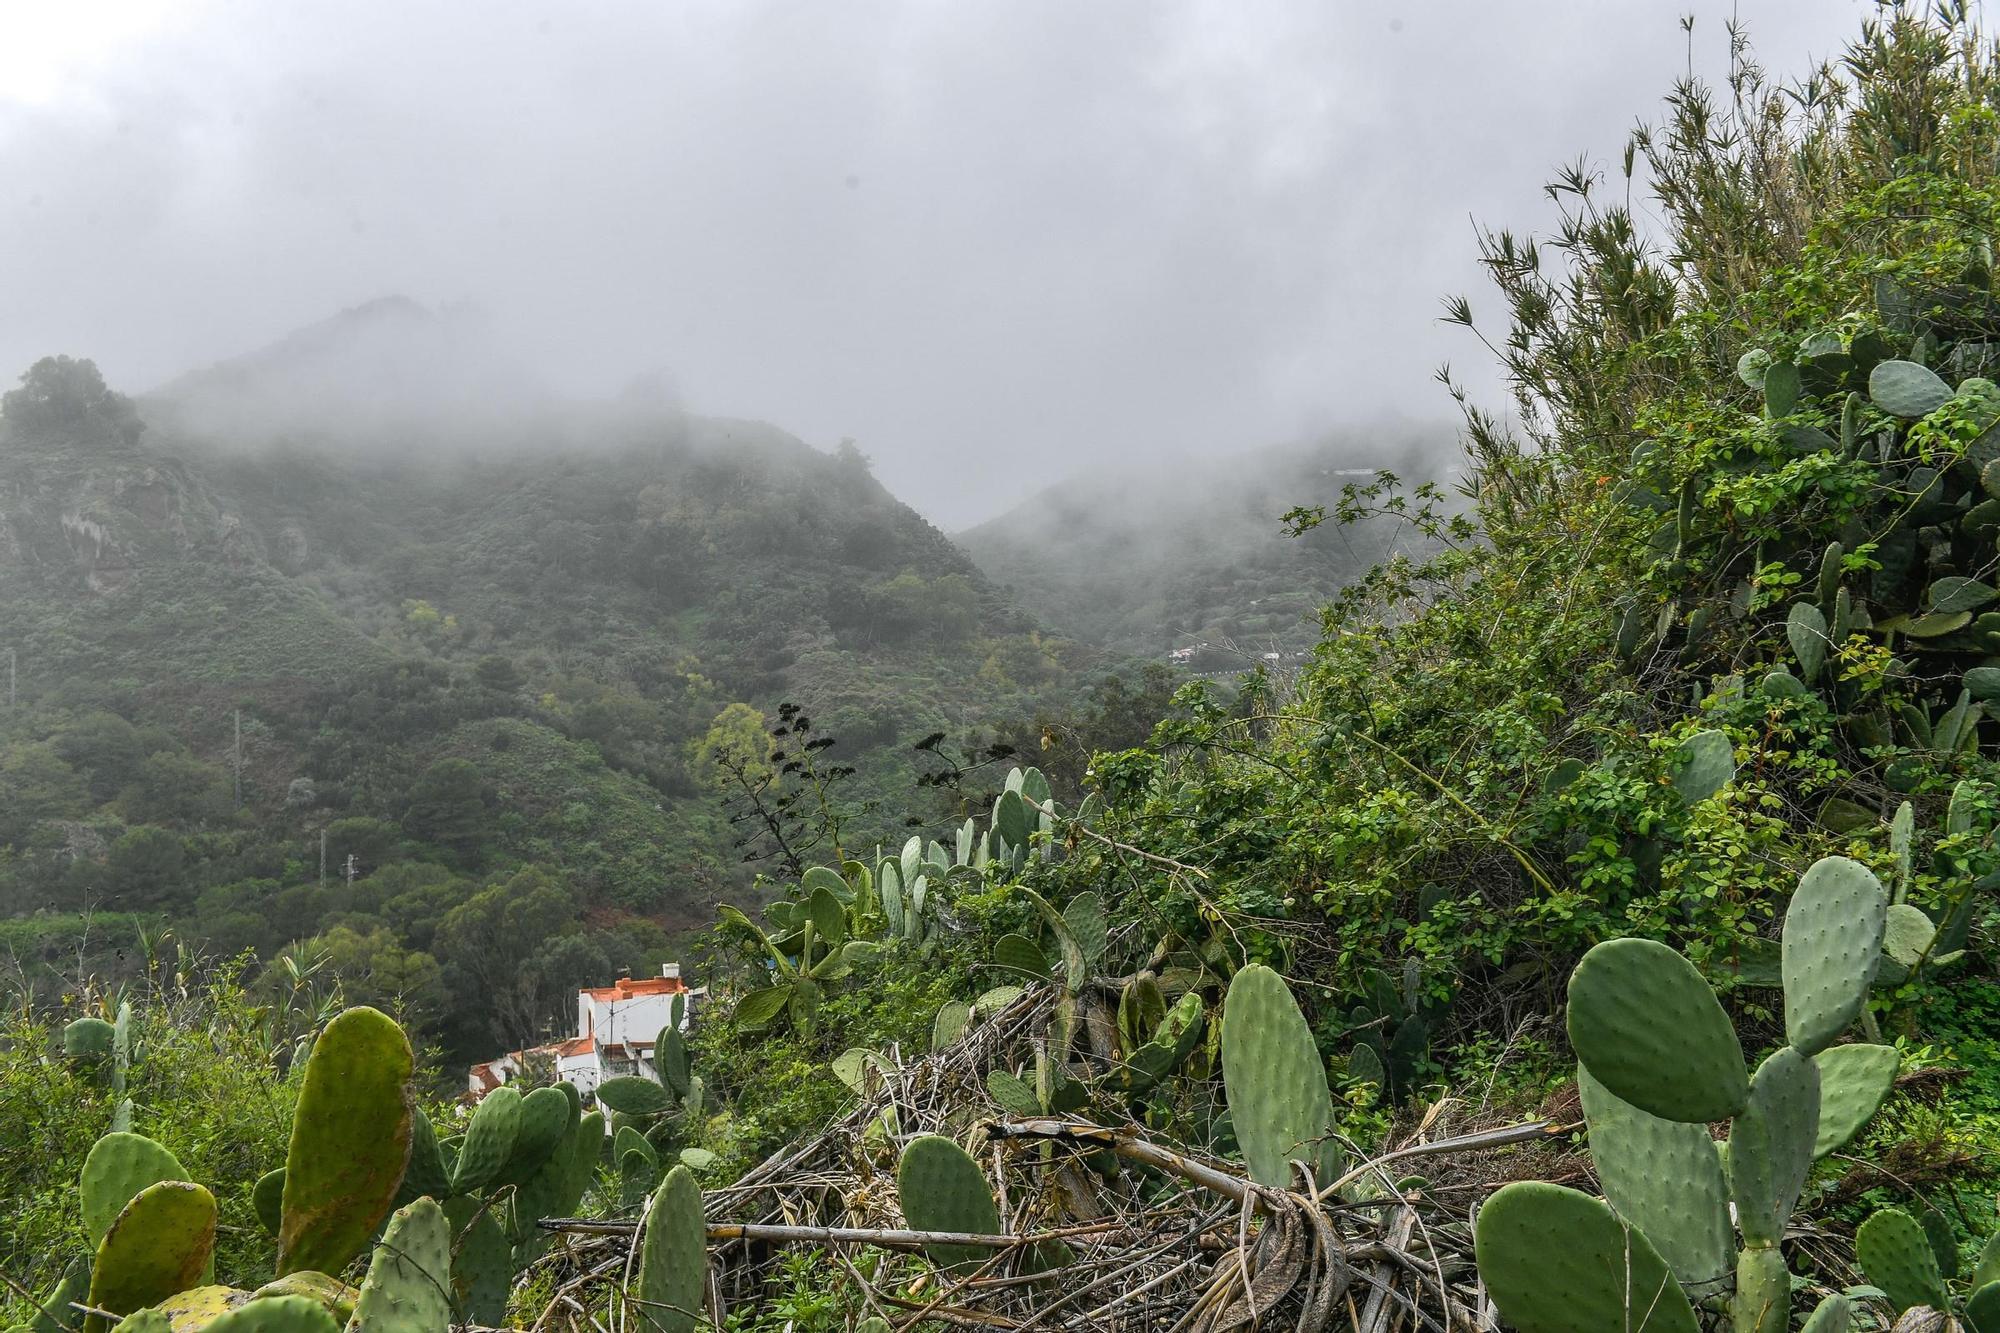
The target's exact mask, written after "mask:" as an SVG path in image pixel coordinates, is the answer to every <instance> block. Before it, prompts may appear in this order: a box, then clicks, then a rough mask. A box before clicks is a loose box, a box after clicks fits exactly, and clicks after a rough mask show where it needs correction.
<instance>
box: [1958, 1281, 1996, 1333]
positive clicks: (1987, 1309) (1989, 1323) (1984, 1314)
mask: <svg viewBox="0 0 2000 1333" xmlns="http://www.w3.org/2000/svg"><path fill="white" fill-rule="evenodd" d="M1965 1325H1966V1327H1968V1328H1970V1329H1971V1330H1972V1333H2000V1282H1989V1283H1987V1284H1986V1285H1985V1286H1983V1287H1981V1288H1980V1289H1979V1290H1977V1291H1975V1292H1973V1293H1972V1294H1971V1295H1970V1296H1968V1297H1966V1298H1965Z"/></svg>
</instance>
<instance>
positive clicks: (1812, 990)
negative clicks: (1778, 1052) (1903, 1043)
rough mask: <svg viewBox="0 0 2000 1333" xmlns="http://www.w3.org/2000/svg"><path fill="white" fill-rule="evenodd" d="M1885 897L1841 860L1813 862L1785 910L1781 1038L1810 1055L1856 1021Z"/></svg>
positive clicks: (1877, 952)
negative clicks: (1783, 1014) (1783, 1025)
mask: <svg viewBox="0 0 2000 1333" xmlns="http://www.w3.org/2000/svg"><path fill="white" fill-rule="evenodd" d="M1888 915H1889V898H1888V895H1887V894H1885V893H1884V892H1883V891H1882V884H1881V881H1879V880H1877V879H1876V878H1875V875H1874V872H1872V871H1871V870H1869V869H1868V867H1866V866H1864V865H1862V864H1860V863H1859V862H1857V861H1850V860H1848V859H1847V858H1846V857H1844V856H1828V857H1824V858H1822V859H1821V860H1818V861H1815V862H1814V863H1813V865H1812V868H1811V869H1810V870H1808V871H1806V873H1805V875H1804V876H1803V877H1802V878H1801V879H1800V880H1799V887H1798V891H1797V892H1795V893H1793V894H1792V901H1791V905H1790V906H1789V907H1787V908H1786V909H1785V935H1784V950H1783V963H1782V967H1783V971H1784V979H1785V1035H1786V1039H1787V1040H1788V1041H1790V1042H1791V1044H1792V1045H1793V1046H1795V1047H1796V1048H1798V1050H1799V1051H1800V1053H1801V1054H1804V1055H1817V1054H1818V1053H1819V1052H1821V1051H1823V1050H1825V1049H1826V1048H1827V1047H1828V1046H1830V1045H1832V1044H1833V1042H1834V1040H1835V1039H1836V1038H1837V1037H1839V1036H1840V1034H1841V1033H1842V1032H1844V1031H1846V1030H1847V1028H1848V1027H1850V1026H1851V1025H1852V1024H1853V1023H1854V1020H1855V1019H1857V1018H1859V1017H1860V1016H1861V1010H1862V1007H1863V1006H1864V1005H1865V1004H1867V1002H1868V987H1869V986H1870V985H1872V984H1873V983H1874V980H1875V969H1876V967H1877V966H1878V965H1879V964H1880V963H1881V960H1882V933H1883V931H1884V929H1885V928H1886V927H1887V924H1888Z"/></svg>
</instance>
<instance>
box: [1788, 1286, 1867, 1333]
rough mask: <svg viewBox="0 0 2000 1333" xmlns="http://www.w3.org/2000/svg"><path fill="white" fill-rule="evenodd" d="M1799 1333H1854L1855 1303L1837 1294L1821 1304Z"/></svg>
mask: <svg viewBox="0 0 2000 1333" xmlns="http://www.w3.org/2000/svg"><path fill="white" fill-rule="evenodd" d="M1799 1333H1854V1303H1853V1302H1852V1301H1850V1300H1848V1299H1847V1297H1845V1296H1842V1295H1841V1294H1840V1293H1839V1292H1835V1293H1834V1294H1833V1295H1831V1296H1829V1297H1827V1298H1826V1299H1825V1300H1823V1301H1821V1302H1820V1303H1819V1307H1818V1308H1817V1309H1815V1310H1814V1311H1813V1312H1812V1317H1811V1318H1809V1319H1807V1320H1806V1322H1805V1327H1803V1328H1801V1329H1800V1330H1799Z"/></svg>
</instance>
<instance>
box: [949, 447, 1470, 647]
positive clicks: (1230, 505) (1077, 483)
mask: <svg viewBox="0 0 2000 1333" xmlns="http://www.w3.org/2000/svg"><path fill="white" fill-rule="evenodd" d="M1449 438H1450V437H1449V435H1448V434H1446V433H1445V432H1443V431H1440V432H1438V433H1437V434H1436V436H1435V437H1434V438H1432V439H1426V438H1424V437H1423V436H1421V435H1418V434H1417V433H1416V432H1414V431H1408V432H1405V433H1404V434H1403V436H1402V437H1401V438H1396V437H1391V438H1390V439H1388V440H1371V441H1370V442H1368V443H1366V444H1357V443H1353V442H1349V441H1345V440H1340V441H1333V440H1329V441H1323V442H1319V443H1316V444H1313V445H1308V446H1288V447H1284V448H1275V449H1266V450H1261V451H1257V452H1254V453H1249V454H1244V455H1240V456H1219V457H1205V458H1197V459H1186V460H1178V461H1170V462H1167V463H1165V464H1154V465H1139V464H1133V465H1129V466H1126V467H1122V468H1119V469H1117V470H1114V471H1104V472H1099V473H1096V474H1092V475H1087V476H1083V477H1078V478H1073V479H1071V480H1070V481H1067V482H1064V483H1062V484H1061V485H1058V486H1054V487H1051V488H1049V489H1048V490H1045V491H1043V492H1041V493H1040V494H1039V495H1036V496H1035V497H1034V498H1032V499H1030V500H1028V501H1027V502H1026V503H1024V504H1022V505H1020V506H1018V507H1017V508H1015V509H1012V510H1009V511H1008V512H1007V513H1005V514H1002V515H1001V516H1000V517H998V518H996V519H993V520H991V521H990V522H987V523H984V524H981V525H980V526H978V527H976V528H972V529H970V530H969V531H966V532H962V533H960V534H958V541H959V543H960V545H962V546H963V547H964V548H965V549H966V550H967V551H968V552H969V553H970V554H971V555H972V558H973V559H974V560H976V561H977V562H978V563H979V566H980V568H982V569H984V570H985V571H986V572H987V573H988V574H990V575H991V576H992V577H993V578H994V579H995V580H996V581H997V582H999V583H1002V584H1005V585H1007V586H1008V588H1009V590H1010V591H1012V592H1013V593H1014V594H1015V595H1016V596H1018V597H1019V598H1020V599H1021V600H1022V602H1023V604H1024V605H1026V606H1027V607H1028V608H1029V609H1030V610H1032V611H1034V612H1035V613H1037V614H1038V615H1041V616H1042V617H1044V618H1045V619H1046V620H1048V621H1049V623H1051V624H1053V625H1055V626H1056V627H1057V628H1059V629H1061V630H1063V631H1064V632H1066V633H1069V634H1073V635H1076V636H1077V637H1079V638H1082V639H1086V640H1088V641H1091V642H1095V643H1101V644H1104V645H1106V646H1107V647H1111V648H1114V649H1118V650H1122V651H1125V652H1131V653H1140V654H1145V655H1148V656H1160V655H1164V654H1165V653H1167V652H1168V651H1169V650H1171V649H1176V648H1195V649H1196V652H1195V653H1194V654H1191V655H1189V657H1188V659H1187V660H1190V661H1191V663H1192V664H1193V665H1195V666H1197V667H1198V668H1203V669H1228V668H1230V667H1232V666H1233V667H1236V668H1238V669H1240V668H1241V667H1242V666H1244V665H1246V664H1247V662H1246V658H1247V659H1252V660H1254V658H1255V657H1256V656H1257V655H1259V654H1262V653H1265V652H1270V651H1279V652H1285V653H1293V652H1299V651H1303V650H1304V649H1305V648H1307V647H1309V646H1310V645H1311V644H1312V643H1313V642H1314V641H1315V639H1316V637H1317V631H1316V625H1315V616H1316V613H1317V612H1318V610H1319V608H1320V607H1321V606H1323V605H1325V604H1326V603H1327V602H1328V601H1330V600H1332V599H1333V597H1334V596H1335V595H1336V594H1337V593H1338V592H1339V590H1340V589H1341V588H1342V587H1344V586H1345V585H1346V584H1348V583H1350V582H1352V581H1353V580H1354V579H1355V578H1357V577H1359V576H1360V575H1361V574H1362V573H1364V572H1365V571H1366V570H1367V569H1368V568H1369V567H1370V566H1371V565H1373V564H1374V563H1375V562H1376V561H1378V560H1380V559H1381V558H1382V557H1383V556H1384V555H1386V554H1388V553H1389V551H1390V550H1391V549H1392V547H1391V543H1392V542H1393V541H1394V540H1395V536H1396V533H1395V532H1394V531H1393V530H1392V529H1390V528H1388V527H1386V526H1379V525H1363V526H1359V527H1347V528H1342V527H1339V526H1337V525H1328V526H1323V527H1320V528H1318V529H1316V530H1314V531H1312V532H1310V533H1307V534H1305V535H1304V536H1302V537H1298V538H1289V537H1286V536H1284V535H1283V533H1282V531H1281V529H1282V526H1283V525H1282V521H1281V520H1282V516H1283V515H1284V514H1285V512H1286V511H1287V510H1289V509H1291V508H1293V507H1294V506H1299V505H1315V504H1324V505H1331V504H1333V503H1334V502H1335V501H1337V500H1338V499H1339V497H1340V492H1341V488H1342V487H1343V486H1344V485H1347V484H1349V483H1352V482H1365V481H1366V480H1367V479H1368V478H1369V477H1371V476H1372V475H1373V474H1374V471H1375V469H1376V468H1379V467H1386V468H1390V469H1392V470H1395V471H1397V472H1399V473H1401V474H1402V475H1404V476H1405V477H1408V478H1421V477H1423V476H1426V475H1431V474H1432V473H1433V472H1434V471H1435V470H1436V466H1435V465H1434V464H1433V463H1431V462H1429V461H1427V459H1426V452H1427V451H1428V452H1430V453H1431V454H1432V455H1433V456H1434V455H1435V453H1436V452H1437V451H1438V450H1439V449H1440V447H1441V446H1442V445H1443V444H1445V443H1447V442H1448V441H1449ZM1201 645H1206V648H1203V647H1201Z"/></svg>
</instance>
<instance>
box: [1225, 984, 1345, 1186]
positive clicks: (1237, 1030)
mask: <svg viewBox="0 0 2000 1333" xmlns="http://www.w3.org/2000/svg"><path fill="white" fill-rule="evenodd" d="M1222 1081H1223V1087H1224V1089H1225V1091H1226V1092H1227V1093H1228V1096H1229V1112H1230V1118H1231V1119H1232V1121H1233V1122H1234V1123H1235V1126H1236V1141H1237V1142H1238V1143H1239V1144H1241V1145H1242V1148H1243V1161H1244V1163H1245V1164H1246V1165H1247V1166H1248V1167H1249V1168H1250V1176H1251V1178H1252V1179H1253V1180H1255V1181H1257V1182H1258V1183H1259V1184H1262V1185H1271V1186H1275V1187H1277V1188H1280V1189H1285V1188H1289V1187H1290V1186H1291V1184H1292V1168H1291V1163H1292V1160H1293V1159H1294V1158H1298V1159H1302V1160H1304V1161H1308V1162H1313V1161H1315V1160H1317V1162H1318V1163H1319V1166H1320V1169H1321V1174H1322V1175H1324V1176H1327V1177H1328V1178H1331V1177H1332V1176H1333V1175H1337V1174H1338V1170H1339V1168H1338V1161H1339V1158H1338V1150H1337V1149H1334V1148H1333V1147H1332V1144H1331V1139H1330V1138H1329V1135H1330V1134H1331V1133H1332V1131H1333V1100H1332V1097H1331V1095H1330V1094H1329V1093H1328V1091H1327V1085H1326V1066H1325V1064H1324V1063H1323V1062H1322V1061H1321V1059H1320V1054H1319V1046H1318V1044H1317V1043H1315V1042H1314V1041H1313V1034H1312V1029H1311V1028H1310V1027H1308V1026H1307V1025H1306V1020H1305V1015H1304V1014H1302V1013H1300V1012H1299V1006H1298V1002H1297V1001H1296V1000H1294V999H1293V998H1292V992H1291V988H1290V987H1288V986H1286V985H1285V980H1284V978H1283V977H1281V976H1279V975H1278V974H1277V973H1276V972H1273V971H1272V970H1271V969H1270V968H1268V967H1265V966H1264V965H1263V964H1262V963H1252V964H1251V965H1250V966H1248V967H1246V968H1244V969H1243V970H1242V971H1240V972H1238V973H1237V974H1236V975H1235V977H1233V978H1232V979H1231V980H1230V983H1229V994H1228V996H1227V998H1226V999H1225V1001H1224V1003H1223V1007H1222Z"/></svg>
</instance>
